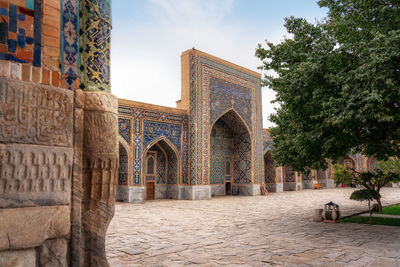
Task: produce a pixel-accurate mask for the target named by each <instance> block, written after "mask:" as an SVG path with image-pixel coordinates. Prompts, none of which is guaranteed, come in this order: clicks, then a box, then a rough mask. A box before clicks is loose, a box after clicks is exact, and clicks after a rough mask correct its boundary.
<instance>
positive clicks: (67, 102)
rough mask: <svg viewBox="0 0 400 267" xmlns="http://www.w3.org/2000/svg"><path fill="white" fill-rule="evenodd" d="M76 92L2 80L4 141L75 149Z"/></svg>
mask: <svg viewBox="0 0 400 267" xmlns="http://www.w3.org/2000/svg"><path fill="white" fill-rule="evenodd" d="M72 140H73V93H72V92H71V91H67V90H61V89H57V88H52V87H47V86H43V85H35V84H30V83H24V82H19V81H18V82H17V81H11V80H7V79H5V78H3V79H0V142H15V143H25V144H41V145H54V146H72Z"/></svg>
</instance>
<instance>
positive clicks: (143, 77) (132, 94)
mask: <svg viewBox="0 0 400 267" xmlns="http://www.w3.org/2000/svg"><path fill="white" fill-rule="evenodd" d="M233 8H234V1H233V0H218V1H216V0H201V1H198V0H150V1H149V3H148V5H147V9H146V10H143V12H145V14H146V16H148V19H147V20H146V21H139V22H138V21H134V20H130V21H128V22H127V24H125V25H122V26H120V25H119V26H118V28H116V27H114V29H113V36H112V38H113V39H112V55H111V56H112V59H111V62H112V63H111V64H112V69H111V70H112V90H113V93H114V94H116V95H117V96H118V97H120V98H126V99H131V100H135V101H140V102H146V103H152V104H158V105H164V106H170V107H175V101H176V100H178V99H180V91H181V90H180V87H181V86H180V70H181V69H180V55H181V53H182V52H183V51H185V50H187V49H190V48H192V47H195V48H196V49H199V50H202V51H204V52H207V53H210V54H213V55H215V56H217V57H220V58H223V59H225V60H228V61H231V62H233V63H235V64H238V65H241V66H244V67H246V68H249V69H251V70H255V71H258V70H257V66H258V65H260V62H259V60H258V59H257V58H256V57H255V56H254V51H255V48H256V46H257V43H259V42H263V40H264V39H265V38H267V37H268V39H269V40H272V41H278V40H279V38H280V36H281V33H280V32H279V31H278V30H277V29H275V32H269V33H268V34H269V36H263V34H264V29H261V28H260V29H257V28H254V27H248V25H245V24H243V22H240V21H238V22H232V21H227V17H228V16H229V15H230V14H231V12H232V9H233ZM127 12H129V9H128V10H127ZM114 20H115V18H114ZM273 98H274V93H273V91H272V90H270V89H266V88H264V89H263V101H262V102H263V114H264V116H263V120H264V127H269V126H271V123H269V122H268V120H267V118H268V114H270V113H271V112H273V107H272V105H271V104H270V103H269V102H270V101H271V100H272V99H273Z"/></svg>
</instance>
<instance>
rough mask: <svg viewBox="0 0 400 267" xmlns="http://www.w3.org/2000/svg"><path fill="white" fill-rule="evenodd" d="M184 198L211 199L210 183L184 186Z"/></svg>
mask: <svg viewBox="0 0 400 267" xmlns="http://www.w3.org/2000/svg"><path fill="white" fill-rule="evenodd" d="M181 196H182V198H181V199H188V200H202V199H211V186H209V185H194V186H182V195H181Z"/></svg>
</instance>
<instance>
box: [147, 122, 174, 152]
mask: <svg viewBox="0 0 400 267" xmlns="http://www.w3.org/2000/svg"><path fill="white" fill-rule="evenodd" d="M160 136H164V137H166V138H167V139H168V140H169V141H171V143H172V144H174V146H175V148H176V149H177V150H180V149H181V126H180V125H174V124H168V123H163V122H155V121H144V123H143V137H144V138H143V146H144V147H146V146H147V145H148V144H149V143H150V142H152V141H153V140H154V139H156V138H157V137H160Z"/></svg>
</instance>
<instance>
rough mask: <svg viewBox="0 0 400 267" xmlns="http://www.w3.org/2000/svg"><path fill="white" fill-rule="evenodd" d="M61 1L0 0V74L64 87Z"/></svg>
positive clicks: (0, 75)
mask: <svg viewBox="0 0 400 267" xmlns="http://www.w3.org/2000/svg"><path fill="white" fill-rule="evenodd" d="M60 25H61V8H60V0H0V77H9V78H12V79H16V80H23V81H30V82H34V83H40V84H46V85H53V86H57V87H65V86H64V81H63V80H62V79H60V77H61V75H60V72H61V68H60V60H61V55H60V51H61V49H60V47H61V45H60V44H61V42H60V36H61V35H60V34H61V32H60Z"/></svg>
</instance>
